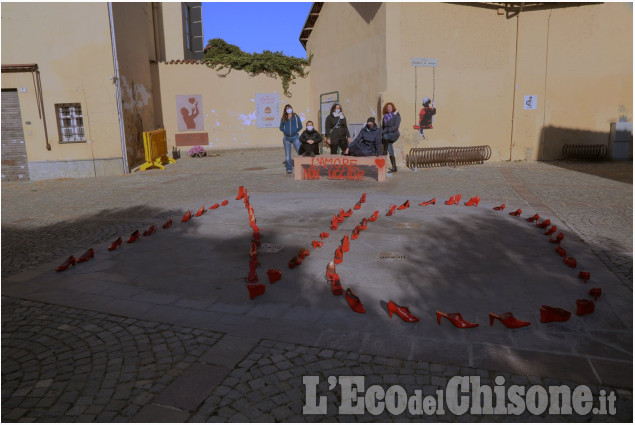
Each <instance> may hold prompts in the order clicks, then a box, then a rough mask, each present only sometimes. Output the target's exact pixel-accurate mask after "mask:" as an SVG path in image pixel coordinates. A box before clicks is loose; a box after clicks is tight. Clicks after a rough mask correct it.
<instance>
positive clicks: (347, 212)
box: [343, 208, 353, 218]
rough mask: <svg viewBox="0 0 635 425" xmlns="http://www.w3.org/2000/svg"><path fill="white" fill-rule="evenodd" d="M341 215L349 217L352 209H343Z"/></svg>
mask: <svg viewBox="0 0 635 425" xmlns="http://www.w3.org/2000/svg"><path fill="white" fill-rule="evenodd" d="M343 215H344V218H346V217H350V216H352V215H353V210H352V209H351V208H349V209H348V211H344V213H343Z"/></svg>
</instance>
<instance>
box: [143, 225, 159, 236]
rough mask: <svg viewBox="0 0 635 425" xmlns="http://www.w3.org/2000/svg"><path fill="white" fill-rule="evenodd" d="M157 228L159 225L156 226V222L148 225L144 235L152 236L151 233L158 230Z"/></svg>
mask: <svg viewBox="0 0 635 425" xmlns="http://www.w3.org/2000/svg"><path fill="white" fill-rule="evenodd" d="M156 230H157V226H155V225H154V224H153V225H152V226H150V227H148V230H146V231H145V232H143V236H150V235H151V234H153V233H154V232H156Z"/></svg>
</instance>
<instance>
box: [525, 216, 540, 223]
mask: <svg viewBox="0 0 635 425" xmlns="http://www.w3.org/2000/svg"><path fill="white" fill-rule="evenodd" d="M538 220H540V216H539V215H538V214H534V215H532V216H531V217H529V218H528V219H527V221H528V222H530V223H531V222H532V221H535V222H536V223H537V222H538Z"/></svg>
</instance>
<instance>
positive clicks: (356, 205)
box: [353, 202, 362, 210]
mask: <svg viewBox="0 0 635 425" xmlns="http://www.w3.org/2000/svg"><path fill="white" fill-rule="evenodd" d="M361 207H362V203H361V202H358V203H356V204H355V206H353V209H354V210H358V209H360V208H361Z"/></svg>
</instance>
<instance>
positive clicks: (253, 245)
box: [249, 241, 258, 257]
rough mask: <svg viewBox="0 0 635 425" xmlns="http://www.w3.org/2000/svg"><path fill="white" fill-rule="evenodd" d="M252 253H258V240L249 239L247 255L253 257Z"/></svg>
mask: <svg viewBox="0 0 635 425" xmlns="http://www.w3.org/2000/svg"><path fill="white" fill-rule="evenodd" d="M254 255H258V242H256V241H251V249H250V250H249V256H250V257H253V256H254Z"/></svg>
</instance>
